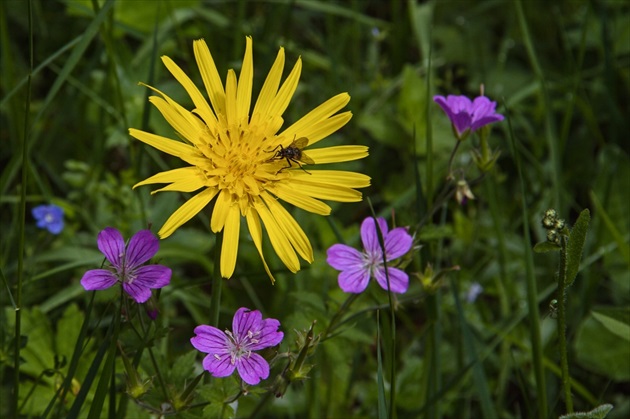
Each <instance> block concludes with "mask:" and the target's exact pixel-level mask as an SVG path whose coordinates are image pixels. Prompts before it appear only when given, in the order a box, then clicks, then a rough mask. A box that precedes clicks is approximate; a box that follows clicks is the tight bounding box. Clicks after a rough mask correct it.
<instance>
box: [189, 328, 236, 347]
mask: <svg viewBox="0 0 630 419" xmlns="http://www.w3.org/2000/svg"><path fill="white" fill-rule="evenodd" d="M195 334H196V335H197V336H194V337H192V338H190V343H192V345H193V346H194V347H195V349H197V350H198V351H201V352H205V353H208V354H226V353H228V337H227V335H226V334H225V332H222V331H221V330H219V329H217V328H216V327H212V326H208V325H205V324H202V325H200V326H197V327H195Z"/></svg>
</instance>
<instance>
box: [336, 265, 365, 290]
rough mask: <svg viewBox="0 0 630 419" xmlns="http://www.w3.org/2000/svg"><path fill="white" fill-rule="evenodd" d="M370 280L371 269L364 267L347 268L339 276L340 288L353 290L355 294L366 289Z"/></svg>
mask: <svg viewBox="0 0 630 419" xmlns="http://www.w3.org/2000/svg"><path fill="white" fill-rule="evenodd" d="M369 281H370V271H369V270H368V269H365V268H362V267H358V268H355V269H348V270H345V271H343V272H341V273H340V274H339V277H338V278H337V282H338V284H339V288H341V290H342V291H343V292H351V293H353V294H359V293H361V292H363V291H365V289H366V288H367V286H368V282H369Z"/></svg>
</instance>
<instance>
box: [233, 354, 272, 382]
mask: <svg viewBox="0 0 630 419" xmlns="http://www.w3.org/2000/svg"><path fill="white" fill-rule="evenodd" d="M236 369H237V370H238V375H240V376H241V378H242V379H243V381H245V382H246V383H247V384H249V385H250V386H255V385H256V384H258V383H260V380H261V379H262V380H266V379H267V377H269V364H268V363H267V361H265V358H263V357H262V356H260V355H258V354H257V353H252V354H251V355H249V356H243V357H241V358H240V359H239V360H238V361H237V362H236Z"/></svg>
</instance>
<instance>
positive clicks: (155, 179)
mask: <svg viewBox="0 0 630 419" xmlns="http://www.w3.org/2000/svg"><path fill="white" fill-rule="evenodd" d="M155 183H170V185H168V186H166V187H164V188H161V189H158V190H155V191H153V192H151V195H153V194H155V193H157V192H166V191H176V192H193V191H196V190H197V189H199V188H202V187H204V186H206V179H205V177H204V176H203V174H202V173H201V172H200V171H199V169H197V168H196V167H184V168H181V169H175V170H169V171H167V172H161V173H157V174H155V175H153V176H151V177H150V178H148V179H145V180H143V181H142V182H138V183H136V184H135V185H134V186H133V187H134V188H136V187H137V186H142V185H150V184H155Z"/></svg>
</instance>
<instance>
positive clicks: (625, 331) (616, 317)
mask: <svg viewBox="0 0 630 419" xmlns="http://www.w3.org/2000/svg"><path fill="white" fill-rule="evenodd" d="M592 314H593V318H594V319H595V320H597V321H598V322H600V323H601V324H602V326H604V327H605V328H606V329H608V330H610V331H611V332H612V333H614V334H615V335H617V336H620V337H621V338H623V339H625V340H626V341H628V342H630V307H604V308H599V309H597V310H593V313H592Z"/></svg>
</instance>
